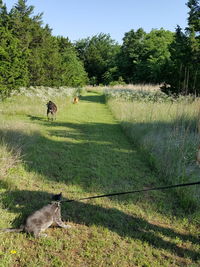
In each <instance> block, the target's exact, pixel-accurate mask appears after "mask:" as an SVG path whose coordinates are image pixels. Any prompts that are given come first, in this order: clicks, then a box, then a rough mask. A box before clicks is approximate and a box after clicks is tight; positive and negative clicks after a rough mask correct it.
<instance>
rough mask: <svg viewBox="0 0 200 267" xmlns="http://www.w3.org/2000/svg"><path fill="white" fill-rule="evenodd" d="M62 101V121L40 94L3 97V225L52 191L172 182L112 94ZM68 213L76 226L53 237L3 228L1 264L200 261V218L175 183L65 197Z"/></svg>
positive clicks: (45, 200)
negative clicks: (121, 117)
mask: <svg viewBox="0 0 200 267" xmlns="http://www.w3.org/2000/svg"><path fill="white" fill-rule="evenodd" d="M53 100H54V101H55V102H56V104H57V106H58V114H57V120H56V121H54V122H48V121H47V120H46V117H45V112H46V107H45V105H44V103H43V102H42V100H41V99H39V98H32V99H30V98H26V97H20V96H16V97H13V98H11V99H8V100H7V101H6V102H5V103H1V104H0V110H1V113H0V120H1V122H2V123H1V125H0V140H1V146H0V170H1V174H0V185H1V187H0V193H1V195H0V197H1V198H0V216H1V220H0V228H4V227H18V226H20V224H21V223H22V222H23V219H24V218H26V216H27V215H29V214H30V213H31V212H32V211H34V210H36V209H37V208H40V207H42V206H43V205H45V204H47V203H48V202H49V201H50V199H51V195H52V193H59V192H62V193H63V196H64V198H65V199H77V198H81V197H87V196H92V195H96V194H103V193H109V192H120V191H128V190H134V189H141V188H148V187H152V186H160V185H162V186H163V185H164V184H163V182H162V181H161V179H160V178H159V177H158V176H157V175H156V174H155V173H154V172H153V171H152V170H151V169H150V168H149V167H148V164H147V162H146V161H145V160H144V158H143V156H142V155H141V154H140V153H139V152H138V150H137V149H136V148H135V147H134V144H133V143H132V142H131V140H130V139H129V138H128V137H127V136H126V135H125V133H124V132H123V130H122V128H121V126H120V124H119V123H118V121H116V120H115V119H114V118H113V116H112V114H111V113H110V111H109V109H108V108H107V106H106V105H105V103H104V96H103V95H101V94H100V93H95V92H89V93H85V94H84V95H83V96H82V97H81V100H80V102H79V103H78V104H75V105H73V104H72V103H71V101H70V100H69V98H68V99H66V98H64V97H57V98H56V99H53ZM62 218H63V221H65V222H67V223H68V224H70V225H71V226H72V228H71V229H69V230H66V229H60V228H49V229H48V230H47V231H46V233H47V234H48V237H46V238H40V239H34V238H33V237H31V236H28V235H26V234H23V233H20V234H19V233H6V234H0V266H5V267H6V266H9V267H10V266H28V267H29V266H42V267H43V266H59V267H60V266H70V267H71V266H77V267H78V266H84V267H86V266H87V267H88V266H91V267H93V266H166V267H168V266H199V265H200V242H199V237H198V236H199V228H198V225H196V224H193V222H192V221H190V220H189V219H188V218H189V217H187V214H186V213H185V212H184V211H183V210H182V209H181V208H180V207H179V203H178V198H176V194H175V193H174V190H170V191H163V192H161V191H156V192H148V193H147V192H146V193H143V194H134V195H125V196H119V197H112V198H102V199H95V200H90V201H84V202H79V201H76V202H73V203H63V204H62Z"/></svg>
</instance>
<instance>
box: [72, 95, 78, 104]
mask: <svg viewBox="0 0 200 267" xmlns="http://www.w3.org/2000/svg"><path fill="white" fill-rule="evenodd" d="M78 101H79V97H78V96H75V97H74V99H73V104H77V103H78Z"/></svg>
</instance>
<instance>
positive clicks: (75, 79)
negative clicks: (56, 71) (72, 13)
mask: <svg viewBox="0 0 200 267" xmlns="http://www.w3.org/2000/svg"><path fill="white" fill-rule="evenodd" d="M57 42H58V46H59V53H60V55H61V72H60V79H61V84H63V85H67V86H72V87H77V86H82V85H85V84H86V83H87V79H88V78H87V73H86V72H85V69H84V66H83V63H82V61H81V60H80V59H79V58H78V56H77V52H76V50H75V48H74V46H73V45H72V43H71V42H70V41H69V39H68V38H64V37H62V36H61V37H57Z"/></svg>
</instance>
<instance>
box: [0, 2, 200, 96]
mask: <svg viewBox="0 0 200 267" xmlns="http://www.w3.org/2000/svg"><path fill="white" fill-rule="evenodd" d="M186 5H187V6H188V26H187V28H186V29H181V28H180V27H179V26H177V28H176V29H175V32H170V31H168V30H165V29H159V30H158V29H152V31H151V32H149V33H146V32H145V31H144V30H143V29H142V28H140V29H138V30H130V31H129V32H127V33H125V34H124V38H123V42H122V44H118V43H117V42H116V41H114V40H113V39H112V38H111V37H110V35H109V34H104V33H100V34H97V35H95V36H92V37H88V38H85V39H81V40H77V41H76V42H74V43H72V42H71V41H70V40H69V39H68V38H66V37H62V36H53V35H52V32H51V29H50V27H49V26H48V25H45V26H44V25H43V21H42V13H41V14H37V15H34V7H33V6H28V5H27V1H26V0H18V2H17V3H16V4H15V5H14V6H13V8H12V9H11V10H10V11H9V12H8V10H7V8H6V5H5V4H4V3H3V1H2V0H0V94H1V97H7V96H9V95H10V93H11V91H12V90H13V89H17V88H19V87H21V86H26V87H30V86H41V85H43V86H51V87H53V86H56V87H59V86H72V87H79V86H83V85H85V84H91V85H99V84H103V85H114V84H120V83H121V84H125V83H134V84H135V83H153V84H155V83H156V84H161V85H162V90H163V91H165V92H167V93H174V94H195V95H200V2H199V0H188V2H187V3H186Z"/></svg>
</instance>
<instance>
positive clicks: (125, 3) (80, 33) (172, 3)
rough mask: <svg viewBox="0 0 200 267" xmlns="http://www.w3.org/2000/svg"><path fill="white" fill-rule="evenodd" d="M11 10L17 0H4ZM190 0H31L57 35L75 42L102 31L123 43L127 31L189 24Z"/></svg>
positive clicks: (172, 29) (29, 3) (31, 3)
mask: <svg viewBox="0 0 200 267" xmlns="http://www.w3.org/2000/svg"><path fill="white" fill-rule="evenodd" d="M3 2H4V3H5V4H6V6H7V8H8V10H10V8H11V7H12V6H13V5H14V4H15V3H17V0H4V1H3ZM186 2H187V0H28V2H27V3H28V5H33V6H34V7H35V13H34V14H38V13H41V12H43V13H44V15H43V21H44V24H49V26H50V28H52V30H53V31H52V33H53V35H62V36H64V37H68V38H69V39H70V40H71V41H72V42H73V41H76V40H78V39H82V38H86V37H91V36H93V35H96V34H98V33H101V32H102V33H106V34H110V35H111V38H112V39H114V40H115V41H117V42H119V43H122V38H123V37H124V33H125V32H128V31H130V30H131V29H134V30H137V29H138V28H140V27H142V28H143V29H144V30H145V31H146V32H149V31H150V30H151V29H153V28H154V29H160V28H161V27H163V28H164V29H166V30H170V31H175V28H176V26H177V25H180V26H181V27H182V28H183V29H184V28H185V27H186V26H187V17H188V14H187V13H188V11H189V10H188V8H187V6H186V5H185V4H186Z"/></svg>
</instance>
